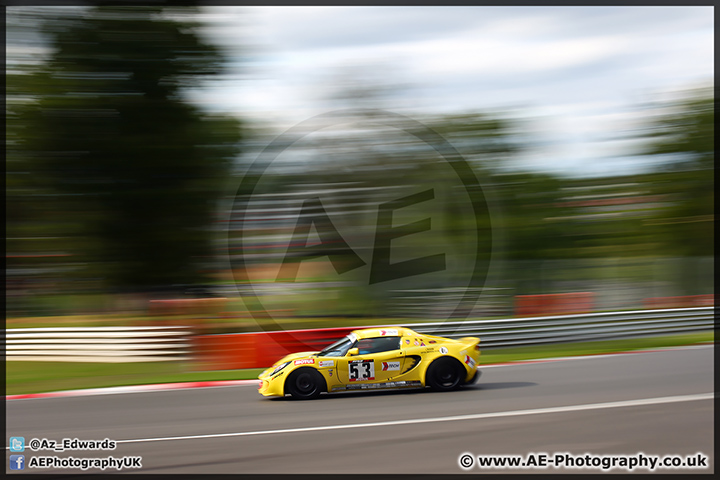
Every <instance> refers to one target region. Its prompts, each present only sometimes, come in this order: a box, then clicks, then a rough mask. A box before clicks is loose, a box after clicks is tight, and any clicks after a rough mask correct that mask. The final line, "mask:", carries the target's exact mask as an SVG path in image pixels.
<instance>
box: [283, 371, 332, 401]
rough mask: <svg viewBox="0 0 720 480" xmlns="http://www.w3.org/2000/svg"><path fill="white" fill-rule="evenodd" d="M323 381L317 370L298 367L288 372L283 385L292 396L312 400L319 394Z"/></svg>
mask: <svg viewBox="0 0 720 480" xmlns="http://www.w3.org/2000/svg"><path fill="white" fill-rule="evenodd" d="M324 385H325V382H324V380H323V378H322V375H320V374H319V373H318V372H317V371H315V370H313V369H312V368H300V369H298V370H295V371H294V372H292V373H291V374H290V376H289V377H288V379H287V381H286V382H285V386H286V387H287V391H288V393H290V395H292V397H293V398H297V399H299V400H312V399H313V398H317V397H318V396H320V393H321V392H322V391H323V387H324Z"/></svg>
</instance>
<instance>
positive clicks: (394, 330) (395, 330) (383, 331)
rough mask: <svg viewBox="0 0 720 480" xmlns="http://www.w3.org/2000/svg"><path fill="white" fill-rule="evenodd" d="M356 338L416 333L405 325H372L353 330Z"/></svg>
mask: <svg viewBox="0 0 720 480" xmlns="http://www.w3.org/2000/svg"><path fill="white" fill-rule="evenodd" d="M352 333H354V334H355V336H356V337H357V338H358V339H361V338H373V337H397V336H400V337H408V336H413V335H417V333H416V332H414V331H413V330H410V329H409V328H405V327H373V328H363V329H361V330H353V332H352Z"/></svg>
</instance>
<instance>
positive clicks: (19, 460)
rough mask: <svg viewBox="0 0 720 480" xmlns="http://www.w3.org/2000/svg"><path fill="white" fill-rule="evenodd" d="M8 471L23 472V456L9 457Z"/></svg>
mask: <svg viewBox="0 0 720 480" xmlns="http://www.w3.org/2000/svg"><path fill="white" fill-rule="evenodd" d="M10 470H25V455H10Z"/></svg>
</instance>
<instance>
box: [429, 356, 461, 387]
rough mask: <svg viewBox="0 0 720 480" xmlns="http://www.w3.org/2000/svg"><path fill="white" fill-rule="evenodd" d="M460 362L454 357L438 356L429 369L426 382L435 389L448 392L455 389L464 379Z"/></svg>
mask: <svg viewBox="0 0 720 480" xmlns="http://www.w3.org/2000/svg"><path fill="white" fill-rule="evenodd" d="M463 373H464V372H463V370H462V367H461V366H460V364H459V363H458V362H457V361H456V360H454V359H452V358H438V359H437V360H435V361H434V362H433V363H432V364H430V367H429V368H428V370H427V374H426V377H425V384H426V385H428V386H430V388H432V389H433V390H436V391H439V392H446V391H448V390H454V389H456V388H457V387H458V386H460V383H462V380H463Z"/></svg>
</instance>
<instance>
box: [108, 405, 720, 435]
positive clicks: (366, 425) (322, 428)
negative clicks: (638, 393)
mask: <svg viewBox="0 0 720 480" xmlns="http://www.w3.org/2000/svg"><path fill="white" fill-rule="evenodd" d="M713 398H715V394H713V393H700V394H696V395H678V396H673V397H657V398H644V399H640V400H623V401H619V402H605V403H589V404H585V405H569V406H564V407H549V408H537V409H533V410H512V411H507V412H492V413H477V414H471V415H456V416H452V417H435V418H415V419H408V420H393V421H388V422H374V423H351V424H346V425H323V426H319V427H300V428H284V429H280V430H256V431H251V432H235V433H211V434H207V435H185V436H180V437H157V438H138V439H133V440H118V441H117V443H146V442H164V441H171V440H196V439H203V438H222V437H245V436H251V435H273V434H278V433H301V432H319V431H326V430H347V429H352V428H369V427H387V426H393V425H413V424H420V423H437V422H454V421H459V420H480V419H485V418H498V417H514V416H519V415H539V414H544V413H566V412H579V411H583V410H601V409H606V408H618V407H635V406H641V405H659V404H663V403H678V402H693V401H697V400H710V399H713Z"/></svg>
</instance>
